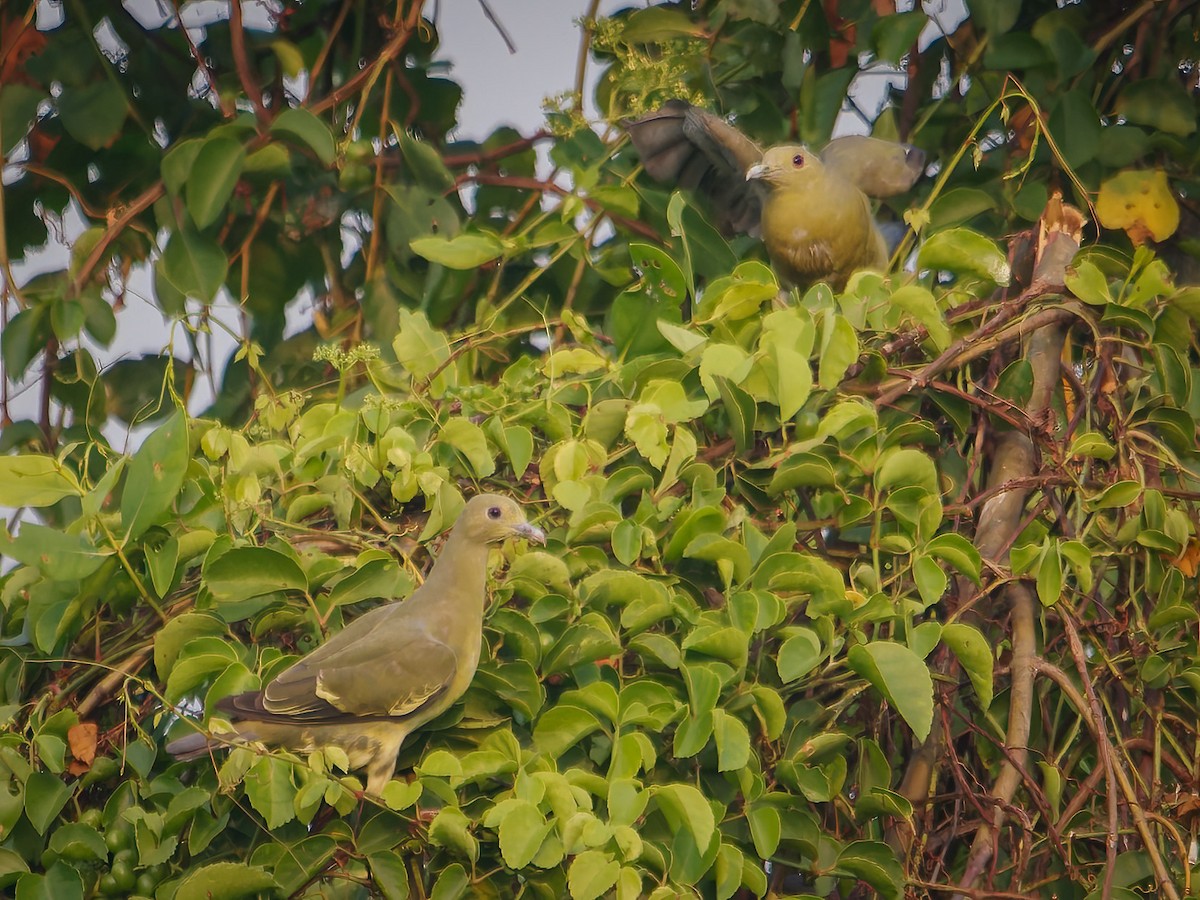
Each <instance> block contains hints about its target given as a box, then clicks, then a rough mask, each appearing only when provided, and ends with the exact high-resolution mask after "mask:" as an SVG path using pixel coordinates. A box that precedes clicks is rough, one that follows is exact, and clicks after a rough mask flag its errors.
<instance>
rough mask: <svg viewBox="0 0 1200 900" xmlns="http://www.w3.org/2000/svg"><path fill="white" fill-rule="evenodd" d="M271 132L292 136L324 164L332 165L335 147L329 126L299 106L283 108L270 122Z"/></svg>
mask: <svg viewBox="0 0 1200 900" xmlns="http://www.w3.org/2000/svg"><path fill="white" fill-rule="evenodd" d="M271 133H272V134H279V135H283V136H284V137H289V138H293V139H294V140H297V141H299V142H300V143H301V144H304V145H305V146H307V147H308V148H309V149H310V150H312V152H313V153H315V154H316V157H317V159H319V160H320V161H321V162H322V163H323V164H324V165H326V166H331V165H333V161H334V159H335V158H336V157H337V147H336V146H335V144H334V142H333V132H332V131H330V130H329V126H328V125H326V124H325V123H324V122H322V121H321V120H320V119H318V118H317V117H316V116H315V115H313V114H312V113H311V112H309V111H308V110H307V109H304V108H303V107H300V106H295V107H292V108H290V109H285V110H284V111H283V112H281V113H280V114H279V115H278V116H276V117H275V121H273V122H272V123H271Z"/></svg>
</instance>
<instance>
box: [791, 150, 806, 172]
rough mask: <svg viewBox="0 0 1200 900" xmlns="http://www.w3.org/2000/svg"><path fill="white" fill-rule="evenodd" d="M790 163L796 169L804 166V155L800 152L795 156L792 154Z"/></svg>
mask: <svg viewBox="0 0 1200 900" xmlns="http://www.w3.org/2000/svg"><path fill="white" fill-rule="evenodd" d="M792 165H793V166H795V167H796V168H797V169H802V168H804V155H803V154H802V153H797V154H796V155H795V156H793V157H792Z"/></svg>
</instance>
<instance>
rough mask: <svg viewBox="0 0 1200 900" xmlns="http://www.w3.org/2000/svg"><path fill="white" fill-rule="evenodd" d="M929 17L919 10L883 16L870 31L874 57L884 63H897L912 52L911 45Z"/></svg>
mask: <svg viewBox="0 0 1200 900" xmlns="http://www.w3.org/2000/svg"><path fill="white" fill-rule="evenodd" d="M928 21H929V17H928V16H927V15H925V13H923V12H921V11H920V10H919V9H915V10H912V11H911V12H906V13H894V14H892V15H890V16H883V17H882V18H881V19H879V20H878V21H877V22H876V23H875V27H874V28H872V29H871V44H872V45H873V46H874V48H875V56H876V57H878V58H879V59H880V60H882V61H884V62H890V63H897V64H898V63H899V62H900V59H901V57H903V56H906V55H907V54H908V52H909V51H910V50H913V49H914V47H913V44H914V43H915V42H916V40H917V37H918V36H919V35H920V34H921V30H922V29H923V28H924V27H925V25H926V23H927V22H928Z"/></svg>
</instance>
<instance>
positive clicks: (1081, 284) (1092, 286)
mask: <svg viewBox="0 0 1200 900" xmlns="http://www.w3.org/2000/svg"><path fill="white" fill-rule="evenodd" d="M1065 281H1066V285H1067V288H1068V289H1069V290H1070V291H1071V293H1072V294H1074V295H1075V296H1076V297H1078V298H1079V299H1080V300H1082V301H1083V302H1084V303H1088V304H1091V305H1092V306H1107V305H1108V304H1109V303H1112V302H1113V297H1112V293H1111V292H1110V291H1109V289H1108V278H1107V277H1106V276H1105V275H1104V273H1103V272H1101V271H1100V269H1099V267H1098V266H1096V264H1095V263H1091V262H1088V261H1087V260H1084V261H1083V262H1080V263H1078V264H1076V265H1075V266H1072V267H1070V268H1068V269H1067V275H1066V279H1065Z"/></svg>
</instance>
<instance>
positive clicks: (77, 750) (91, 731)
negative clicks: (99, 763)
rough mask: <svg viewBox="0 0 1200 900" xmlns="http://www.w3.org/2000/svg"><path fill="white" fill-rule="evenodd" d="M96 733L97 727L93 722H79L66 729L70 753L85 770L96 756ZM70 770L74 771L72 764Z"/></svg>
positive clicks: (97, 732)
mask: <svg viewBox="0 0 1200 900" xmlns="http://www.w3.org/2000/svg"><path fill="white" fill-rule="evenodd" d="M98 734H99V729H97V728H96V723H95V722H80V723H79V724H78V725H72V726H71V727H70V728H68V729H67V744H68V745H69V746H70V748H71V755H72V756H73V757H75V760H76V761H77V762H78V763H79V764H80V765H81V766H83V770H84V771H85V772H86V771H87V770H88V769H89V768H90V767H91V765H92V760H94V759H95V758H96V737H97V735H98ZM72 771H74V766H72Z"/></svg>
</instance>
